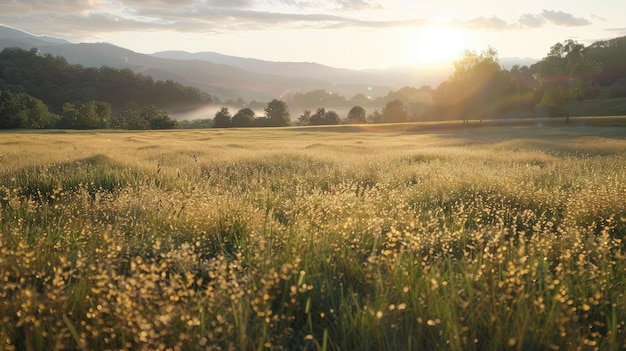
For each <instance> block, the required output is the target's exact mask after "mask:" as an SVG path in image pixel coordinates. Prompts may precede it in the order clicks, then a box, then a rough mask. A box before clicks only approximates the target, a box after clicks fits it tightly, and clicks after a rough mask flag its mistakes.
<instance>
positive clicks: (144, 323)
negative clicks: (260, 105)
mask: <svg viewBox="0 0 626 351" xmlns="http://www.w3.org/2000/svg"><path fill="white" fill-rule="evenodd" d="M624 135H626V133H619V131H618V130H613V131H612V132H611V133H608V134H607V132H606V130H605V129H603V128H594V127H589V126H588V127H587V128H585V129H582V128H574V127H568V128H556V127H554V128H544V129H534V128H526V127H515V128H504V127H502V128H485V129H473V130H471V133H467V132H463V131H454V130H451V131H450V130H446V131H445V133H442V134H420V133H406V132H405V131H402V133H393V132H392V131H388V130H386V131H384V132H378V133H377V132H373V131H367V130H362V131H358V132H357V131H354V132H351V133H337V132H335V131H333V130H329V131H325V130H323V129H320V130H317V129H316V130H308V129H306V128H303V129H293V130H280V131H278V130H262V129H261V130H254V131H235V130H232V131H221V132H216V131H187V132H170V133H110V134H108V133H96V134H87V133H85V134H82V133H76V134H34V135H33V136H32V138H31V139H30V142H29V143H27V142H24V141H22V140H24V138H23V134H20V135H12V134H3V143H2V149H0V154H1V155H0V158H1V160H2V162H1V163H0V206H1V207H0V318H1V319H2V320H1V323H0V350H16V349H17V350H21V349H25V350H43V349H183V350H196V349H209V350H219V349H239V350H248V349H250V350H263V349H288V350H355V349H372V350H424V349H426V350H435V349H446V350H503V349H512V350H527V349H546V350H573V349H581V350H619V349H622V348H623V347H624V345H625V344H626V332H625V331H624V328H625V325H624V324H625V323H626V297H625V296H624V294H625V293H626V261H625V259H624V257H625V256H624V255H625V254H626V252H625V249H624V244H623V242H622V241H623V239H624V236H625V235H626V202H625V201H624V199H625V198H626V138H625V137H624ZM33 140H34V141H33Z"/></svg>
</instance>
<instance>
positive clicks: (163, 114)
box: [139, 105, 179, 129]
mask: <svg viewBox="0 0 626 351" xmlns="http://www.w3.org/2000/svg"><path fill="white" fill-rule="evenodd" d="M139 114H140V115H141V116H142V117H143V118H144V119H146V120H147V121H148V123H149V124H150V129H174V128H178V127H179V126H178V122H177V121H176V120H174V119H172V118H170V116H169V114H168V113H167V111H166V110H165V109H162V108H159V107H156V106H154V105H151V106H144V107H141V108H139Z"/></svg>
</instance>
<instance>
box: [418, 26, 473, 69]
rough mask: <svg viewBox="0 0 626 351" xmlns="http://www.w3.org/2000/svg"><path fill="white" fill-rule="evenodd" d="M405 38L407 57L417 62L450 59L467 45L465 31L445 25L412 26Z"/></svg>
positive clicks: (434, 61) (456, 55)
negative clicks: (406, 41)
mask: <svg viewBox="0 0 626 351" xmlns="http://www.w3.org/2000/svg"><path fill="white" fill-rule="evenodd" d="M407 39H408V43H407V45H409V56H410V57H409V59H410V60H411V61H413V62H418V63H437V62H441V61H447V60H452V59H455V58H457V57H458V56H459V55H460V54H461V53H462V52H463V50H464V49H466V48H468V46H469V45H468V44H469V42H468V36H467V33H466V32H465V31H463V30H461V29H457V28H452V27H445V26H425V27H419V28H414V29H412V30H411V32H410V34H409V38H407Z"/></svg>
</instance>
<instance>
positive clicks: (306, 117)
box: [298, 110, 311, 126]
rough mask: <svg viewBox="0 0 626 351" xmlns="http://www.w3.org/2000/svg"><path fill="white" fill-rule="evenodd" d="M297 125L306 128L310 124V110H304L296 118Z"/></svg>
mask: <svg viewBox="0 0 626 351" xmlns="http://www.w3.org/2000/svg"><path fill="white" fill-rule="evenodd" d="M298 123H300V125H301V126H308V125H309V124H310V123H311V110H304V112H302V114H301V115H300V117H298Z"/></svg>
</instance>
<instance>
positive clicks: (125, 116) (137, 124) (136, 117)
mask: <svg viewBox="0 0 626 351" xmlns="http://www.w3.org/2000/svg"><path fill="white" fill-rule="evenodd" d="M113 127H114V128H119V129H127V130H147V129H150V122H149V121H148V120H147V119H146V118H144V117H143V116H142V115H141V112H140V111H139V110H138V109H131V110H126V111H124V112H122V113H120V115H119V116H118V117H117V119H116V120H115V121H113Z"/></svg>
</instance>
